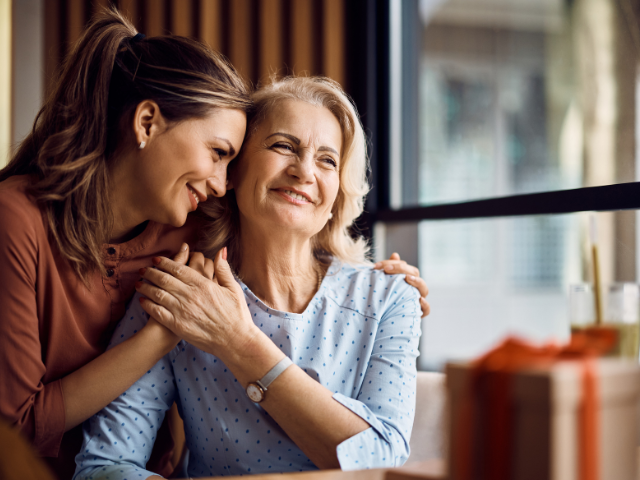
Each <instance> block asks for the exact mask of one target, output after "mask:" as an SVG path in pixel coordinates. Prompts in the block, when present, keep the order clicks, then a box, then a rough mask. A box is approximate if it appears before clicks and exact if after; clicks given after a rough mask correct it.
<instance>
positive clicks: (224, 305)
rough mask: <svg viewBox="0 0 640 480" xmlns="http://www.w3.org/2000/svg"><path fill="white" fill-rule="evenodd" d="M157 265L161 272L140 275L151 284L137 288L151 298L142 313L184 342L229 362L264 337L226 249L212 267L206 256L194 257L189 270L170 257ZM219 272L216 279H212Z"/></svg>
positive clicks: (144, 271) (145, 301)
mask: <svg viewBox="0 0 640 480" xmlns="http://www.w3.org/2000/svg"><path fill="white" fill-rule="evenodd" d="M153 263H154V264H155V265H156V267H157V268H155V269H154V268H147V269H142V270H141V272H140V274H141V275H142V276H143V278H144V279H145V280H147V281H148V282H150V283H139V284H137V285H136V289H137V290H138V291H139V292H140V293H141V294H143V295H144V296H145V297H146V298H142V299H141V300H140V302H141V304H142V308H143V309H144V310H145V311H146V312H147V313H148V314H149V315H151V316H152V317H154V318H155V319H157V321H158V322H159V323H161V324H162V325H164V326H165V327H167V328H169V329H170V330H171V331H172V332H174V333H175V334H176V335H178V336H179V337H181V338H183V339H185V340H186V341H187V342H189V343H190V344H192V345H194V346H196V347H198V348H199V349H200V350H203V351H205V352H208V353H211V354H213V355H216V356H217V357H219V358H220V359H222V360H223V361H224V360H225V358H226V357H227V355H235V354H237V352H242V351H243V350H244V348H245V347H246V346H247V345H248V344H249V343H250V342H251V340H253V339H254V337H255V336H256V335H257V334H258V333H260V332H259V330H258V332H256V331H255V330H256V327H255V325H254V323H253V321H252V320H251V314H250V313H249V309H248V308H247V304H246V300H245V297H244V294H243V292H242V288H241V287H240V285H239V284H238V283H237V282H236V281H235V279H234V278H233V274H232V273H231V268H230V267H229V264H228V263H227V261H226V248H225V249H223V250H221V251H220V252H218V254H217V255H216V258H215V260H214V262H213V263H211V264H208V263H207V262H206V260H205V259H204V257H201V254H194V255H192V257H191V261H190V266H189V267H188V266H185V265H180V264H179V263H176V262H174V261H172V260H169V259H168V258H165V257H156V258H154V259H153ZM191 264H193V265H191ZM190 267H195V268H190ZM214 271H215V278H213V280H211V279H210V278H207V277H209V276H210V275H209V273H210V274H211V276H213V273H214Z"/></svg>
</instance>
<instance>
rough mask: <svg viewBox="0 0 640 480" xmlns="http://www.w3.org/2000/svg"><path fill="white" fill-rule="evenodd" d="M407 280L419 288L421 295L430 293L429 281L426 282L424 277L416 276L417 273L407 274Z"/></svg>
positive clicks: (424, 295)
mask: <svg viewBox="0 0 640 480" xmlns="http://www.w3.org/2000/svg"><path fill="white" fill-rule="evenodd" d="M405 280H406V282H407V283H408V284H409V285H411V286H413V287H416V288H417V289H418V291H419V292H420V296H421V297H426V296H427V295H429V287H427V282H425V281H424V280H423V279H422V278H420V277H416V276H415V275H407V276H406V277H405Z"/></svg>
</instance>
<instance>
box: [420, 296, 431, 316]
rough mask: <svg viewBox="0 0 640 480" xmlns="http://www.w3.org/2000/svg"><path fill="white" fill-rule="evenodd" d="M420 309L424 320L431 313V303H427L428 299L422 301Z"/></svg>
mask: <svg viewBox="0 0 640 480" xmlns="http://www.w3.org/2000/svg"><path fill="white" fill-rule="evenodd" d="M420 308H422V318H424V317H426V316H427V315H429V314H430V313H431V306H430V305H429V302H427V299H426V298H421V299H420Z"/></svg>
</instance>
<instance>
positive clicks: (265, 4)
mask: <svg viewBox="0 0 640 480" xmlns="http://www.w3.org/2000/svg"><path fill="white" fill-rule="evenodd" d="M282 3H283V2H282V0H262V2H260V11H259V13H260V23H259V25H260V27H259V34H260V38H259V41H258V43H259V47H260V50H259V52H258V53H259V55H260V59H259V60H260V61H259V72H258V74H257V75H258V80H259V81H263V82H264V81H266V80H267V79H268V78H269V76H270V75H273V74H276V73H279V74H282V73H285V72H283V70H284V68H283V63H284V51H283V43H284V42H283V38H282V29H283V23H284V21H283V18H282Z"/></svg>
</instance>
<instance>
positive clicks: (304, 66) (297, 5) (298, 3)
mask: <svg viewBox="0 0 640 480" xmlns="http://www.w3.org/2000/svg"><path fill="white" fill-rule="evenodd" d="M312 13H313V0H293V1H292V2H291V45H290V48H291V69H292V71H293V73H294V74H296V75H301V74H306V75H310V74H313V73H314V71H313V65H314V58H313V53H314V52H313V32H314V25H313V22H312V20H311V17H312Z"/></svg>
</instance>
